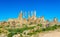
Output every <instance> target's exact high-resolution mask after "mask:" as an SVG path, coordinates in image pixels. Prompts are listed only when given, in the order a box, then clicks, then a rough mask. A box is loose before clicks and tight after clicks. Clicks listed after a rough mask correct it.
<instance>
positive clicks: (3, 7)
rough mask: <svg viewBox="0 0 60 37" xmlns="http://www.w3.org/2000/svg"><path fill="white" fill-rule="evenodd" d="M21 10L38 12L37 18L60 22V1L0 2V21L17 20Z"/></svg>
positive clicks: (22, 0)
mask: <svg viewBox="0 0 60 37" xmlns="http://www.w3.org/2000/svg"><path fill="white" fill-rule="evenodd" d="M21 10H22V11H23V12H25V11H26V13H27V12H28V11H34V10H36V12H37V17H39V16H44V17H45V19H49V20H51V19H53V18H54V17H57V18H58V20H60V0H0V21H3V20H8V19H9V18H17V17H18V14H19V13H20V11H21Z"/></svg>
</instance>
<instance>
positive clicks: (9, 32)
mask: <svg viewBox="0 0 60 37" xmlns="http://www.w3.org/2000/svg"><path fill="white" fill-rule="evenodd" d="M34 28H36V30H34ZM58 28H60V25H57V24H55V25H54V26H48V27H46V28H43V27H42V24H38V25H36V26H33V27H28V26H24V27H23V28H14V29H11V28H8V26H7V27H5V28H4V27H3V26H0V34H1V33H5V34H7V36H8V37H12V36H13V35H15V34H20V35H21V37H23V35H22V34H24V35H29V36H31V35H34V34H36V33H40V32H45V31H52V30H55V29H58ZM28 30H30V31H29V32H28ZM24 31H26V32H25V33H23V32H24ZM26 33H27V34H26Z"/></svg>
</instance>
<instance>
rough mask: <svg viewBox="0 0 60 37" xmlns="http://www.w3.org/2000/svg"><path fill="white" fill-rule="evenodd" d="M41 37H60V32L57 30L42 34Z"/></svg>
mask: <svg viewBox="0 0 60 37" xmlns="http://www.w3.org/2000/svg"><path fill="white" fill-rule="evenodd" d="M39 37H60V31H56V30H55V31H50V32H44V33H40V34H39Z"/></svg>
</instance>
